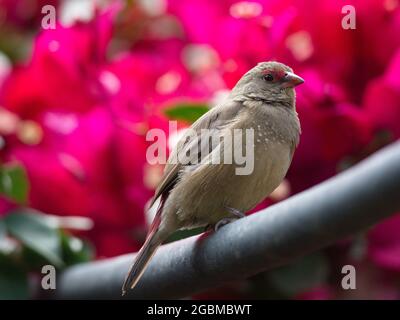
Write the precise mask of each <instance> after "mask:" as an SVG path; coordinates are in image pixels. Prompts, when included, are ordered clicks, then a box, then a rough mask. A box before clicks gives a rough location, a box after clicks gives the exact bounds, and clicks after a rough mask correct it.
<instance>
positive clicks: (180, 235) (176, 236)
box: [166, 227, 204, 243]
mask: <svg viewBox="0 0 400 320" xmlns="http://www.w3.org/2000/svg"><path fill="white" fill-rule="evenodd" d="M202 232H204V228H203V227H200V228H193V229H188V230H178V231H176V232H174V233H173V234H172V235H171V236H170V237H169V238H168V239H167V241H166V243H169V242H174V241H178V240H181V239H185V238H189V237H192V236H196V235H198V234H200V233H202Z"/></svg>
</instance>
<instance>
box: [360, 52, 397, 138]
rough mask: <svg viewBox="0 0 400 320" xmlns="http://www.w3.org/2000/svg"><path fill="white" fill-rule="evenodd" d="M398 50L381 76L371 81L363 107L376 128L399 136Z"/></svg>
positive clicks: (394, 136) (393, 136)
mask: <svg viewBox="0 0 400 320" xmlns="http://www.w3.org/2000/svg"><path fill="white" fill-rule="evenodd" d="M399 72H400V51H398V52H397V54H396V55H395V56H394V57H393V59H392V61H391V63H390V65H389V67H388V68H387V70H386V72H385V74H384V75H383V76H382V77H379V78H378V79H376V80H374V81H372V82H371V83H370V84H369V85H368V87H367V89H366V91H365V95H364V108H365V111H366V113H367V114H368V116H369V117H370V118H371V121H372V122H373V123H374V125H375V129H376V130H385V131H389V132H390V133H391V134H392V138H393V139H397V138H399V137H400V124H399V120H400V81H399V77H398V73H399Z"/></svg>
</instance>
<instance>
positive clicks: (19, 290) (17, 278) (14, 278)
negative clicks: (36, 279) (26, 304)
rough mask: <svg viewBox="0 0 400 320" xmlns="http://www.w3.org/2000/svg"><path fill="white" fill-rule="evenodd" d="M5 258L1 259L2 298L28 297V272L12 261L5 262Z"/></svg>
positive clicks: (0, 296) (0, 292) (0, 289)
mask: <svg viewBox="0 0 400 320" xmlns="http://www.w3.org/2000/svg"><path fill="white" fill-rule="evenodd" d="M3 258H4V257H3ZM3 258H2V259H0V262H1V263H0V300H5V299H28V298H29V287H28V277H27V274H26V273H25V272H23V271H22V270H20V269H19V268H18V267H17V266H15V265H13V264H12V263H11V262H10V263H8V262H5V261H4V260H3ZM1 260H3V261H1Z"/></svg>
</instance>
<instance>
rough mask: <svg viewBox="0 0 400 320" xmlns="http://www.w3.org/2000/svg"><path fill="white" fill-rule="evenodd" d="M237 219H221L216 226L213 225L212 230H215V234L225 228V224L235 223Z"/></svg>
mask: <svg viewBox="0 0 400 320" xmlns="http://www.w3.org/2000/svg"><path fill="white" fill-rule="evenodd" d="M237 219H238V218H223V219H221V220H219V221H218V222H217V223H216V225H215V227H214V230H215V232H217V231H218V230H219V229H221V228H222V227H223V226H226V225H227V224H229V223H231V222H233V221H236V220H237Z"/></svg>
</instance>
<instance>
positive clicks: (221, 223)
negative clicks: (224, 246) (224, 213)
mask: <svg viewBox="0 0 400 320" xmlns="http://www.w3.org/2000/svg"><path fill="white" fill-rule="evenodd" d="M225 209H226V210H228V212H229V213H231V214H232V215H233V217H231V218H223V219H221V220H219V221H218V222H217V224H216V225H215V227H214V230H215V231H218V230H219V229H220V228H221V227H223V226H225V225H227V224H228V223H231V222H233V221H236V220H238V219H241V218H243V217H245V214H244V213H243V212H242V211H240V210H238V209H235V208H231V207H227V206H225Z"/></svg>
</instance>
